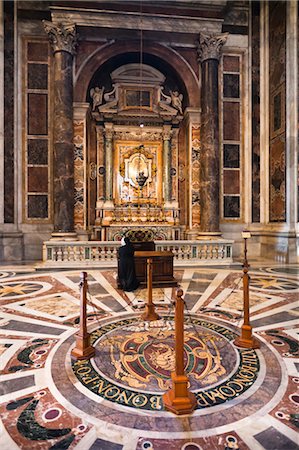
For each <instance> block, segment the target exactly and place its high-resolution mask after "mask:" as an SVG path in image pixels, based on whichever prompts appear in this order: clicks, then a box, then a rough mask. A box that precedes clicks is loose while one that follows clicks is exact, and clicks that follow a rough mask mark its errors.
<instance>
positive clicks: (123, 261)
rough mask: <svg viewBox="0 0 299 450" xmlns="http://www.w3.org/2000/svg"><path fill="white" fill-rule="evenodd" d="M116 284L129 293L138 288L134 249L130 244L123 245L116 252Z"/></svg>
mask: <svg viewBox="0 0 299 450" xmlns="http://www.w3.org/2000/svg"><path fill="white" fill-rule="evenodd" d="M118 257H119V265H118V283H119V285H120V287H121V289H123V290H124V291H127V292H131V291H135V289H137V288H138V286H139V281H138V280H137V278H136V273H135V262H134V247H133V245H132V244H131V243H129V244H126V245H123V246H122V247H120V248H119V250H118Z"/></svg>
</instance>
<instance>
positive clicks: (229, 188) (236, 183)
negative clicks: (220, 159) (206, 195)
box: [223, 170, 240, 194]
mask: <svg viewBox="0 0 299 450" xmlns="http://www.w3.org/2000/svg"><path fill="white" fill-rule="evenodd" d="M223 191H224V194H239V193H240V172H239V170H224V171H223Z"/></svg>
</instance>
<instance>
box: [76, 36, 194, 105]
mask: <svg viewBox="0 0 299 450" xmlns="http://www.w3.org/2000/svg"><path fill="white" fill-rule="evenodd" d="M139 52H140V43H139V42H137V41H136V42H116V43H112V44H111V45H108V46H105V47H104V48H99V50H98V52H96V53H94V54H93V55H92V57H91V58H89V59H87V60H85V62H83V63H82V65H81V66H80V68H79V70H78V72H77V76H76V78H75V82H74V101H75V102H85V101H86V95H87V91H88V88H89V85H90V82H91V80H92V77H93V76H94V74H95V73H96V72H98V71H100V70H101V68H102V67H103V66H105V65H109V63H110V65H112V66H113V62H114V64H116V66H117V65H118V66H120V65H121V64H120V63H118V61H121V59H122V58H123V59H124V60H125V61H126V62H128V59H129V60H131V61H132V62H135V63H138V62H139V61H140V53H139ZM148 61H149V63H148V64H149V65H151V66H153V67H154V68H157V69H158V70H160V71H166V72H167V73H171V72H172V73H173V75H174V76H175V77H176V78H177V79H178V80H180V84H181V85H183V86H184V90H185V93H186V94H187V98H188V100H189V104H188V106H189V107H191V108H199V105H200V89H199V81H198V79H197V77H196V74H195V73H194V71H193V69H192V67H191V66H190V64H188V63H187V62H186V60H185V59H184V58H183V57H182V56H181V55H179V53H177V52H176V51H174V50H173V49H170V48H168V47H166V46H163V45H159V44H156V43H144V46H143V62H144V63H145V64H146V63H147V62H148ZM115 68H116V67H115ZM161 68H162V70H161Z"/></svg>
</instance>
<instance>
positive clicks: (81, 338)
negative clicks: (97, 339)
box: [71, 272, 95, 359]
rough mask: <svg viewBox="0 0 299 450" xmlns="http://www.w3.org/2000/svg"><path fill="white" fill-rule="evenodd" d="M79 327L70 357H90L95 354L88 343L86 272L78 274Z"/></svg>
mask: <svg viewBox="0 0 299 450" xmlns="http://www.w3.org/2000/svg"><path fill="white" fill-rule="evenodd" d="M80 278H81V281H80V288H81V290H80V329H79V331H78V333H76V335H75V337H76V345H75V348H73V350H72V351H71V357H72V358H74V359H90V358H91V357H92V356H94V354H95V349H94V347H92V346H91V345H90V336H89V333H88V332H87V325H86V317H87V315H86V304H87V297H86V292H87V273H86V272H81V274H80Z"/></svg>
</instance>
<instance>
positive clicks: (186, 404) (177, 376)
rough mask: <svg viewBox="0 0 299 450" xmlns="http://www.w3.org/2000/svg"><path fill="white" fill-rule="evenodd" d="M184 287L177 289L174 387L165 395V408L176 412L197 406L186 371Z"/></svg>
mask: <svg viewBox="0 0 299 450" xmlns="http://www.w3.org/2000/svg"><path fill="white" fill-rule="evenodd" d="M182 295H183V291H182V289H178V290H177V295H176V302H175V372H173V373H172V374H171V379H172V385H173V387H172V388H171V389H170V390H169V391H167V392H166V393H165V394H164V395H163V402H164V406H165V409H167V410H169V411H171V412H173V413H175V414H190V413H192V412H193V411H194V409H195V407H196V403H197V402H196V397H195V395H194V394H193V393H192V392H190V391H189V390H188V377H187V376H186V375H185V371H184V300H183V299H182Z"/></svg>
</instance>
